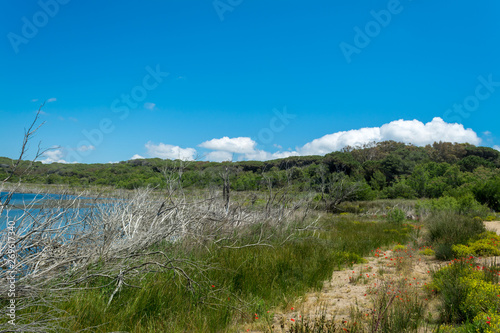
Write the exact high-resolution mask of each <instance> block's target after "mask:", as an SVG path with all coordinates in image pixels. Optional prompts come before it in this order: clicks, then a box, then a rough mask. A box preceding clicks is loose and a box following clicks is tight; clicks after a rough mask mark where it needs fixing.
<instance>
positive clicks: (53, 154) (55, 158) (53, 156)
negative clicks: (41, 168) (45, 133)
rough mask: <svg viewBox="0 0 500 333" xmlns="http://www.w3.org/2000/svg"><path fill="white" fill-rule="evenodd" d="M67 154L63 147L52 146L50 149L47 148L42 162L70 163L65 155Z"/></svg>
mask: <svg viewBox="0 0 500 333" xmlns="http://www.w3.org/2000/svg"><path fill="white" fill-rule="evenodd" d="M64 156H65V154H64V151H63V149H60V148H57V149H56V148H51V149H50V150H47V151H46V152H44V153H43V154H42V157H43V158H42V159H40V162H42V163H43V164H50V163H68V162H66V161H65V160H64V159H63V157H64Z"/></svg>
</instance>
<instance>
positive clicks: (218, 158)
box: [206, 150, 233, 162]
mask: <svg viewBox="0 0 500 333" xmlns="http://www.w3.org/2000/svg"><path fill="white" fill-rule="evenodd" d="M206 159H207V160H209V161H214V162H225V161H232V160H233V153H231V152H228V151H220V150H217V151H213V152H210V153H208V154H207V156H206Z"/></svg>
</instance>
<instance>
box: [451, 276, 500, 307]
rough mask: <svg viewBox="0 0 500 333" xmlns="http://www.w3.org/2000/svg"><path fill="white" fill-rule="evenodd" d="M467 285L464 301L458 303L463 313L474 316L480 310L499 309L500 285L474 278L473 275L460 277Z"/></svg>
mask: <svg viewBox="0 0 500 333" xmlns="http://www.w3.org/2000/svg"><path fill="white" fill-rule="evenodd" d="M461 282H462V283H463V284H464V285H466V286H467V296H466V299H465V302H464V303H462V304H461V305H460V307H461V308H462V311H463V312H464V313H467V314H469V316H470V317H475V316H477V315H478V314H479V313H481V312H492V311H493V312H497V311H500V296H497V295H500V286H499V285H495V284H493V283H490V282H486V281H484V280H481V279H478V278H476V277H475V276H474V275H471V276H467V277H464V278H462V281H461Z"/></svg>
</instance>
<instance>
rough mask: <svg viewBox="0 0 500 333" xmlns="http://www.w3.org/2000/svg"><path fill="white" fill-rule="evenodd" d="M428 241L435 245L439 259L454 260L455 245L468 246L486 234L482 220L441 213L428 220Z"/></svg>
mask: <svg viewBox="0 0 500 333" xmlns="http://www.w3.org/2000/svg"><path fill="white" fill-rule="evenodd" d="M427 229H428V230H429V232H428V240H429V242H430V243H432V244H434V245H435V249H436V250H435V251H436V257H437V258H438V259H445V260H448V259H451V258H453V256H454V254H453V250H452V247H453V245H458V244H463V245H466V244H467V243H468V242H469V241H475V240H477V239H479V238H480V235H481V233H483V232H485V227H484V225H483V221H482V220H481V219H480V218H471V217H468V216H464V215H459V214H454V213H445V212H441V213H438V214H434V215H432V216H431V217H430V218H429V219H428V220H427Z"/></svg>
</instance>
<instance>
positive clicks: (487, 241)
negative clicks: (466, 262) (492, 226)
mask: <svg viewBox="0 0 500 333" xmlns="http://www.w3.org/2000/svg"><path fill="white" fill-rule="evenodd" d="M480 237H481V238H480V239H478V240H476V241H474V242H469V244H468V246H466V245H462V244H459V245H453V246H452V250H453V253H454V255H455V258H464V257H468V256H470V255H473V256H481V257H489V256H500V236H498V235H496V234H495V233H493V232H490V231H488V232H485V233H483V234H481V235H480Z"/></svg>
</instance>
